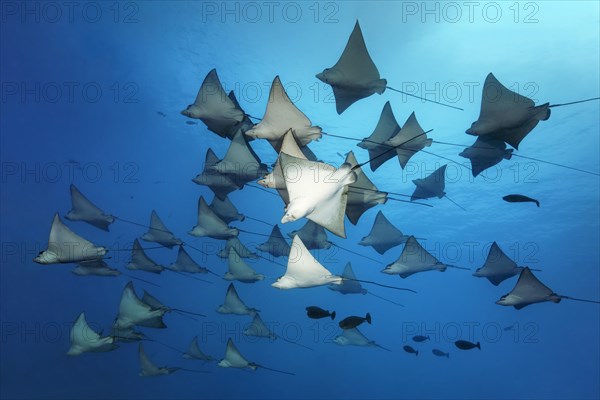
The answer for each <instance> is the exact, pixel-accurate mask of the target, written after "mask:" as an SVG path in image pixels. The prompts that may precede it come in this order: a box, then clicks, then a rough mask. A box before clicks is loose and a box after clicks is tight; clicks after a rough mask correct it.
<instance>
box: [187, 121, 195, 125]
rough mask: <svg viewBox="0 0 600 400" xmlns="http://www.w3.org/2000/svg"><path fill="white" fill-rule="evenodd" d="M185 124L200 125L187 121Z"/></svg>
mask: <svg viewBox="0 0 600 400" xmlns="http://www.w3.org/2000/svg"><path fill="white" fill-rule="evenodd" d="M185 123H186V124H188V125H198V123H197V122H195V121H185Z"/></svg>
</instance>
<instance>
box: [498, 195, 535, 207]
mask: <svg viewBox="0 0 600 400" xmlns="http://www.w3.org/2000/svg"><path fill="white" fill-rule="evenodd" d="M502 200H504V201H508V202H509V203H527V202H531V203H535V204H536V205H537V206H538V207H539V206H540V202H539V201H537V200H536V199H532V198H531V197H527V196H523V195H522V194H509V195H506V196H504V197H503V198H502Z"/></svg>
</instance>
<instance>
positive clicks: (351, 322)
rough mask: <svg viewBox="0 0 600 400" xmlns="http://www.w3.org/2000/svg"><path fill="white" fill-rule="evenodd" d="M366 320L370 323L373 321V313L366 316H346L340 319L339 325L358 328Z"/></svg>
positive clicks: (346, 327)
mask: <svg viewBox="0 0 600 400" xmlns="http://www.w3.org/2000/svg"><path fill="white" fill-rule="evenodd" d="M365 321H367V322H368V323H369V324H370V323H371V314H369V313H367V315H366V316H365V317H364V318H363V317H356V316H351V317H347V318H344V319H343V320H341V321H340V323H339V325H340V328H342V329H352V328H356V327H357V326H359V325H360V324H362V323H363V322H365Z"/></svg>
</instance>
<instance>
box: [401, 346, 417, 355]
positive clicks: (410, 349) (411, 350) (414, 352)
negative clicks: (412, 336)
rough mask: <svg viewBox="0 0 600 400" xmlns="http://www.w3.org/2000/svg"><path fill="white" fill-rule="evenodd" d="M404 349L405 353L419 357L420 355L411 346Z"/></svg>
mask: <svg viewBox="0 0 600 400" xmlns="http://www.w3.org/2000/svg"><path fill="white" fill-rule="evenodd" d="M403 349H404V351H405V352H407V353H410V354H414V355H415V356H418V355H419V351H418V350H415V349H413V348H412V347H410V346H409V345H406V346H404V347H403Z"/></svg>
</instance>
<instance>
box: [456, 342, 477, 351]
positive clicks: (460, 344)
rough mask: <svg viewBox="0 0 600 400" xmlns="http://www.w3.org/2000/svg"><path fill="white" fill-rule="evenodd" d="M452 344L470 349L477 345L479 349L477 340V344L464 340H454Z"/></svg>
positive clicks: (463, 348)
mask: <svg viewBox="0 0 600 400" xmlns="http://www.w3.org/2000/svg"><path fill="white" fill-rule="evenodd" d="M454 345H455V346H456V347H458V348H459V349H461V350H471V349H474V348H475V347H477V348H478V349H479V350H481V345H480V344H479V342H477V344H475V343H471V342H467V341H466V340H457V341H456V342H454Z"/></svg>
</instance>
